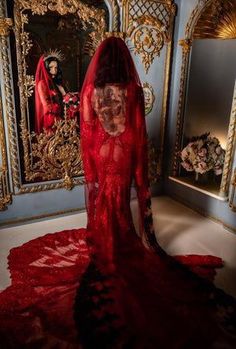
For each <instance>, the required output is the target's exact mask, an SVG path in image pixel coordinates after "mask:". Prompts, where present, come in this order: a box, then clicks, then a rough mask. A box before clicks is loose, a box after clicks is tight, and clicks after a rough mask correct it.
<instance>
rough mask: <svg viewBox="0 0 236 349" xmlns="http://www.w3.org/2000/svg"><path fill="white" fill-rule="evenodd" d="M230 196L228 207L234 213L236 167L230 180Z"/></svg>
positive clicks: (235, 205) (235, 209)
mask: <svg viewBox="0 0 236 349" xmlns="http://www.w3.org/2000/svg"><path fill="white" fill-rule="evenodd" d="M231 185H232V189H231V194H230V198H229V207H230V208H231V210H232V211H234V212H236V203H235V191H236V190H235V188H236V167H235V169H234V172H233V176H232V180H231Z"/></svg>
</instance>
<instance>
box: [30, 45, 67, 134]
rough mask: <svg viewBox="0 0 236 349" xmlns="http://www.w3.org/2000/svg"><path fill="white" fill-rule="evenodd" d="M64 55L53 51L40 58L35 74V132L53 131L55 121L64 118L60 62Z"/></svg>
mask: <svg viewBox="0 0 236 349" xmlns="http://www.w3.org/2000/svg"><path fill="white" fill-rule="evenodd" d="M61 59H62V55H61V54H60V52H59V51H51V52H50V53H49V54H45V55H42V56H41V57H40V59H39V62H38V65H37V70H36V76H35V132H36V133H41V132H43V130H44V129H45V131H46V132H53V125H54V123H55V121H57V120H61V119H63V113H64V111H63V103H62V102H63V96H65V95H66V91H65V88H64V87H63V84H62V74H61V69H60V67H59V62H60V60H61Z"/></svg>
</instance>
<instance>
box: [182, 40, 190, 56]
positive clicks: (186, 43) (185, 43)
mask: <svg viewBox="0 0 236 349" xmlns="http://www.w3.org/2000/svg"><path fill="white" fill-rule="evenodd" d="M179 45H180V46H182V49H183V53H184V54H187V53H189V52H190V49H191V47H192V40H190V39H183V40H179Z"/></svg>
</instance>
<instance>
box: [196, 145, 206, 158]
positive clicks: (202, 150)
mask: <svg viewBox="0 0 236 349" xmlns="http://www.w3.org/2000/svg"><path fill="white" fill-rule="evenodd" d="M206 154H207V149H206V148H204V147H202V148H201V149H200V150H199V152H198V155H199V156H201V157H203V156H206Z"/></svg>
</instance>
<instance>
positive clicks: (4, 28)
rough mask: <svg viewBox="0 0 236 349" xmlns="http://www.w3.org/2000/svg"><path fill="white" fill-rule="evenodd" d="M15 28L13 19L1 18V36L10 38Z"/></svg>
mask: <svg viewBox="0 0 236 349" xmlns="http://www.w3.org/2000/svg"><path fill="white" fill-rule="evenodd" d="M12 27H13V21H12V18H0V35H2V36H8V35H9V34H10V29H12Z"/></svg>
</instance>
